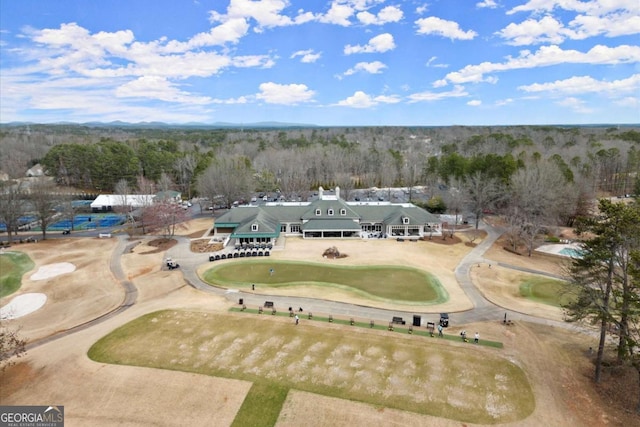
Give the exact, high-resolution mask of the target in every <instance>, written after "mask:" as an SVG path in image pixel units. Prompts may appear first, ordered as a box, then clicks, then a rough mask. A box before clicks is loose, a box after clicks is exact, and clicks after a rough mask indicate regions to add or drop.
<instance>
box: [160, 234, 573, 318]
mask: <svg viewBox="0 0 640 427" xmlns="http://www.w3.org/2000/svg"><path fill="white" fill-rule="evenodd" d="M482 228H483V229H484V230H486V232H487V238H486V239H484V240H483V241H482V242H481V243H480V244H478V245H477V246H476V247H475V248H473V249H472V250H471V252H469V253H468V254H467V255H466V256H465V257H464V258H463V259H462V261H461V262H460V263H459V264H458V266H457V267H456V269H455V276H456V279H457V281H458V283H459V284H460V286H461V288H462V290H463V291H464V292H465V294H466V295H467V297H468V298H469V299H470V300H471V302H472V304H473V309H470V310H465V311H459V312H455V313H449V316H450V318H451V321H452V324H455V325H461V324H466V323H473V322H482V321H501V320H503V319H504V317H505V314H506V315H507V317H508V319H509V320H512V321H527V322H534V323H539V324H544V325H551V326H557V327H562V328H566V329H576V328H577V326H576V325H574V324H570V323H566V322H561V321H556V320H550V319H545V318H541V317H536V316H532V315H529V314H525V313H520V312H517V311H515V310H512V309H508V308H505V307H501V306H499V305H497V304H494V303H493V302H491V301H489V300H487V299H486V298H485V296H484V295H482V293H481V292H480V291H479V290H478V288H477V287H476V286H475V285H474V284H473V282H472V280H471V277H470V271H471V267H472V266H474V265H477V264H478V263H483V262H484V263H486V262H488V261H487V260H485V258H483V256H484V254H485V252H486V251H487V250H488V249H489V248H490V247H491V246H492V245H493V244H494V243H495V241H496V240H497V239H498V238H499V237H500V236H501V235H502V233H503V231H502V230H500V229H498V228H496V227H492V226H490V225H488V224H486V223H483V226H482ZM178 241H179V243H178V245H176V246H174V247H173V248H171V249H170V250H169V251H168V255H169V256H171V257H172V258H173V259H174V260H176V261H178V262H179V263H180V266H181V268H182V272H183V275H184V278H185V280H186V281H187V283H189V285H191V286H192V287H194V288H196V289H198V290H201V291H203V292H208V293H213V294H216V295H220V296H223V297H225V298H226V299H228V300H229V301H232V302H235V303H238V301H239V299H240V298H242V299H243V302H244V304H246V305H247V306H252V307H259V306H262V305H263V304H264V302H265V300H267V301H273V302H274V305H275V307H278V308H279V309H280V310H282V309H283V308H284V307H287V308H288V307H293V308H294V310H295V309H297V308H298V307H303V308H304V311H305V313H306V312H312V313H314V314H316V313H318V314H320V313H321V314H327V315H328V314H331V315H334V316H341V317H356V318H361V319H371V320H375V321H382V322H384V323H387V322H389V321H390V320H391V319H392V318H393V317H394V316H399V317H403V318H404V320H405V321H407V323H409V322H410V321H411V320H412V318H413V315H420V316H422V317H423V318H426V317H429V318H430V319H429V320H432V321H436V322H437V321H438V319H439V317H440V316H439V311H433V310H431V311H429V309H425V310H421V311H398V310H389V309H384V308H377V307H369V306H364V305H357V304H350V303H344V302H337V301H329V300H323V299H318V298H308V297H294V296H281V295H269V294H264V293H261V294H255V293H251V292H244V291H239V290H229V289H222V288H217V287H215V286H211V285H209V284H207V283H205V282H203V281H202V280H201V279H200V277H199V276H198V275H197V273H196V269H197V267H198V266H199V265H202V263H203V262H208V254H203V255H202V257H203V258H200V257H199V256H197V255H196V256H194V254H193V253H192V252H191V251H190V249H189V239H188V238H186V237H178ZM493 264H494V265H500V266H502V267H505V268H511V269H516V270H520V271H524V272H528V273H535V274H542V275H547V276H550V277H554V278H558V277H557V276H554V275H551V274H549V273H546V272H542V271H537V270H532V269H526V268H521V267H516V266H511V265H508V264H503V263H495V262H493ZM425 323H426V320H425V321H423V324H425Z"/></svg>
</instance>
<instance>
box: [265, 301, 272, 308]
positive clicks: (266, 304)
mask: <svg viewBox="0 0 640 427" xmlns="http://www.w3.org/2000/svg"><path fill="white" fill-rule="evenodd" d="M264 308H273V301H265V302H264Z"/></svg>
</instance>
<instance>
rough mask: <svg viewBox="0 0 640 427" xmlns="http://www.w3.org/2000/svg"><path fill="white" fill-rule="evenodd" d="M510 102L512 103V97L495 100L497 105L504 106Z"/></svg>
mask: <svg viewBox="0 0 640 427" xmlns="http://www.w3.org/2000/svg"><path fill="white" fill-rule="evenodd" d="M511 103H513V98H506V99H501V100H499V101H496V105H497V106H498V107H502V106H505V105H509V104H511Z"/></svg>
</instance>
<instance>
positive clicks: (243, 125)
mask: <svg viewBox="0 0 640 427" xmlns="http://www.w3.org/2000/svg"><path fill="white" fill-rule="evenodd" d="M36 125H38V126H46V125H51V126H87V127H94V128H98V127H121V128H122V127H130V128H151V129H157V128H174V129H175V128H200V129H203V128H205V129H206V128H209V129H219V128H235V129H238V128H239V129H242V128H248V129H261V128H310V127H318V126H317V125H314V124H307V123H285V122H255V123H228V122H215V123H198V122H190V123H164V122H138V123H129V122H123V121H120V120H117V121H113V122H86V123H74V122H55V123H35V122H9V123H0V127H2V126H6V127H15V126H36Z"/></svg>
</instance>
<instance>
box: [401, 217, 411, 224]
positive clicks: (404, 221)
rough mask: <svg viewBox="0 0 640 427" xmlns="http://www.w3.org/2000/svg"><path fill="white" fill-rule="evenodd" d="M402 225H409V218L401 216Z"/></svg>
mask: <svg viewBox="0 0 640 427" xmlns="http://www.w3.org/2000/svg"><path fill="white" fill-rule="evenodd" d="M402 223H403V224H409V217H408V216H403V217H402Z"/></svg>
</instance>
